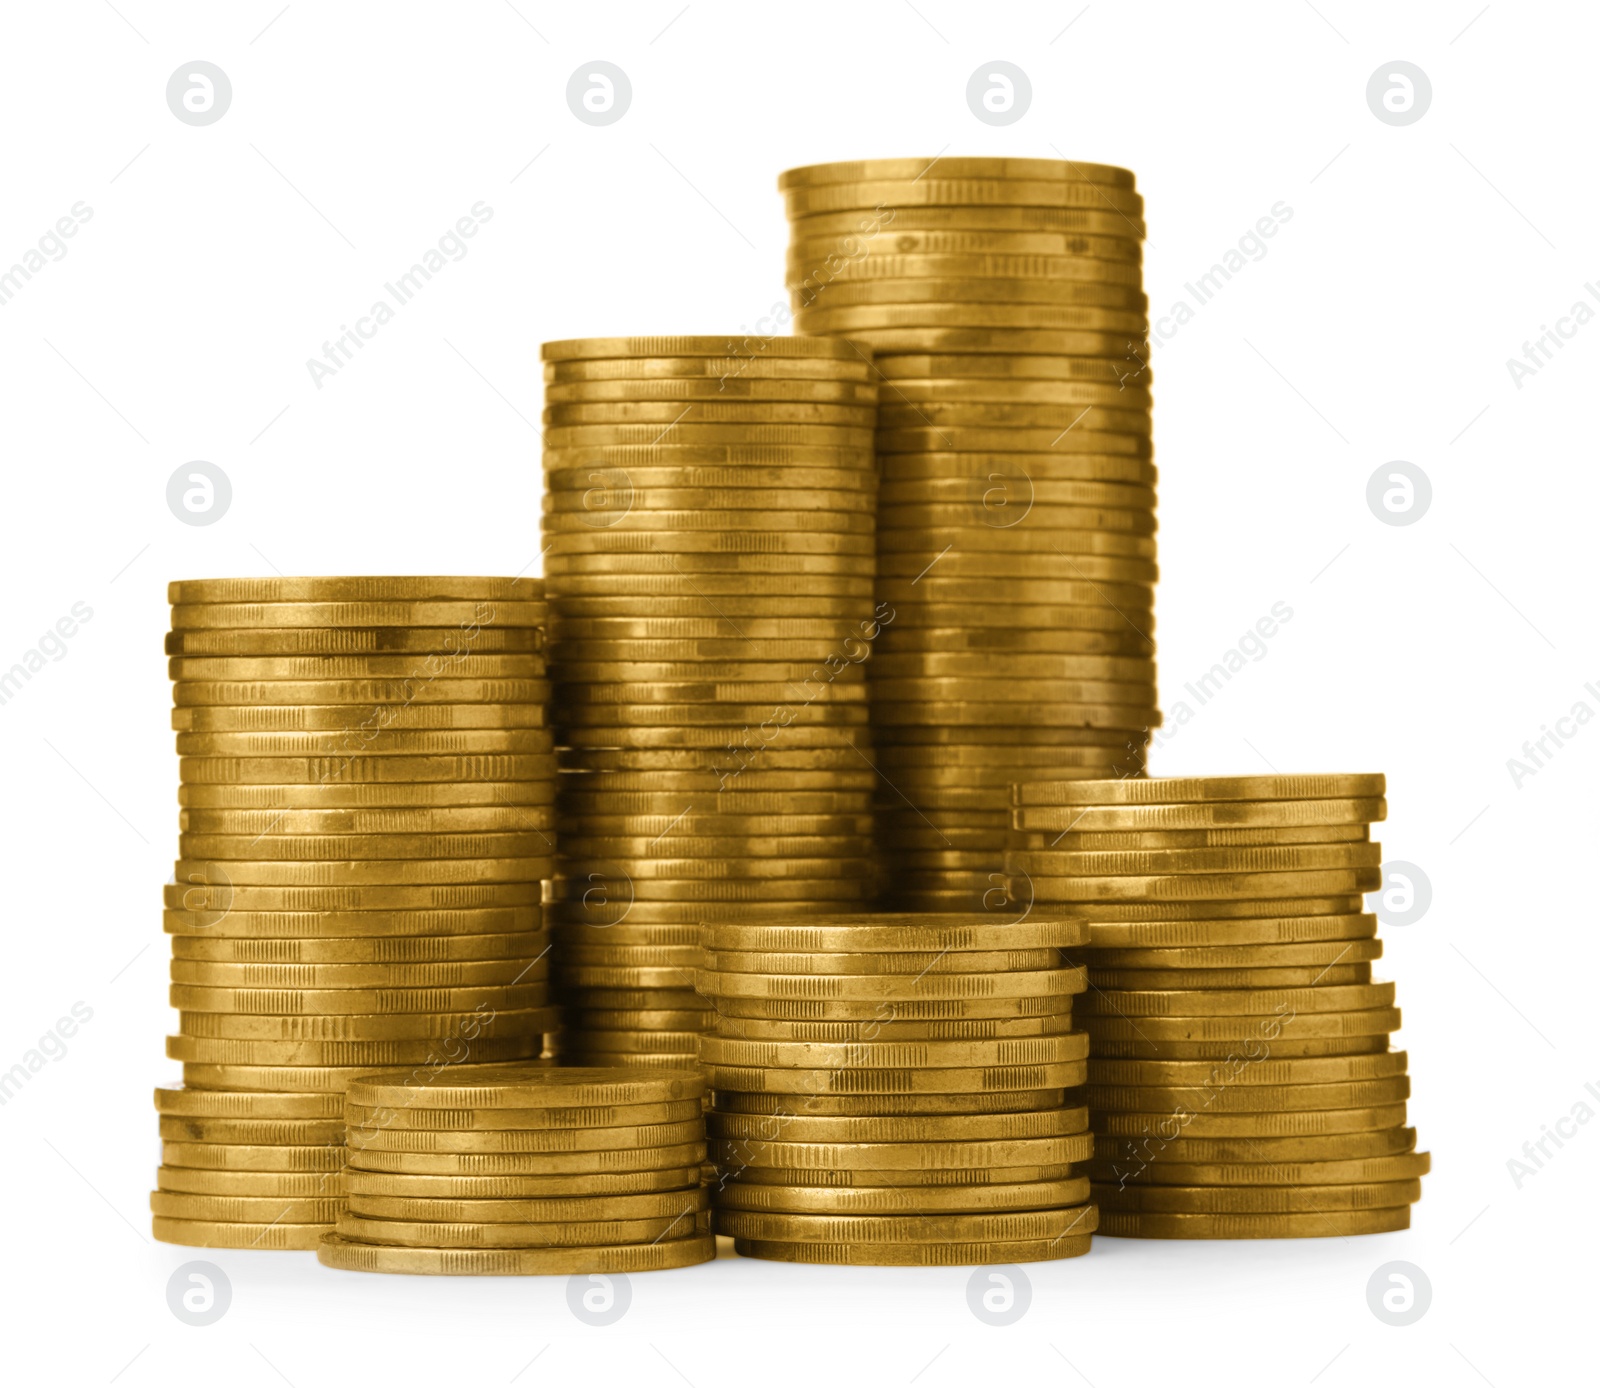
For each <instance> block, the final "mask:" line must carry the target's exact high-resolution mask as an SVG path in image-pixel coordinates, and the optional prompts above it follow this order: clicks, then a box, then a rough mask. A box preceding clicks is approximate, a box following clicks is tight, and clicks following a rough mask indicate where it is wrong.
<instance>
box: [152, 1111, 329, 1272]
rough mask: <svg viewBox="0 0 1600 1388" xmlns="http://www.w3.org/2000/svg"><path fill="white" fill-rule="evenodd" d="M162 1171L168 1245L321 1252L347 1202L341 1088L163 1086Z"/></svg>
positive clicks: (156, 1197) (155, 1205)
mask: <svg viewBox="0 0 1600 1388" xmlns="http://www.w3.org/2000/svg"><path fill="white" fill-rule="evenodd" d="M156 1112H157V1113H158V1114H160V1115H161V1119H160V1121H161V1163H162V1164H161V1168H160V1170H159V1171H158V1172H157V1173H156V1189H155V1190H153V1191H152V1192H151V1193H150V1213H151V1215H152V1220H151V1224H152V1232H154V1234H155V1236H156V1237H157V1238H158V1239H160V1240H161V1241H162V1242H163V1243H185V1244H202V1245H204V1246H205V1247H208V1248H279V1249H283V1248H315V1247H316V1246H317V1244H318V1243H319V1242H320V1241H321V1239H322V1236H323V1235H324V1234H327V1233H329V1232H331V1231H332V1229H333V1225H334V1220H335V1219H336V1218H337V1217H338V1214H339V1211H340V1210H341V1209H342V1208H343V1206H344V1102H343V1100H342V1099H341V1098H340V1096H339V1095H337V1094H264V1093H262V1094H251V1093H243V1092H233V1091H229V1090H225V1089H158V1090H156Z"/></svg>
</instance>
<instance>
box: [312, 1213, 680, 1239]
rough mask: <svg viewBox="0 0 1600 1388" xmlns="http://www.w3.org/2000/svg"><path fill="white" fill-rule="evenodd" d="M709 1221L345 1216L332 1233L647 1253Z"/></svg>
mask: <svg viewBox="0 0 1600 1388" xmlns="http://www.w3.org/2000/svg"><path fill="white" fill-rule="evenodd" d="M710 1228H711V1216H710V1213H709V1212H706V1213H701V1212H698V1211H696V1210H695V1209H693V1208H692V1207H689V1206H685V1208H684V1209H683V1210H681V1211H679V1212H678V1213H676V1214H670V1215H660V1216H656V1217H655V1218H651V1219H629V1220H621V1219H608V1220H590V1221H584V1222H578V1221H567V1222H562V1223H550V1224H511V1223H506V1222H503V1221H502V1222H498V1223H485V1222H461V1223H439V1222H422V1221H415V1220H405V1219H367V1218H364V1217H363V1216H361V1215H359V1214H356V1213H353V1212H348V1211H347V1212H345V1213H343V1214H341V1215H340V1216H339V1221H338V1226H337V1232H338V1234H339V1236H340V1237H341V1238H345V1239H349V1240H351V1241H352V1242H355V1243H357V1244H358V1245H359V1244H360V1243H363V1242H364V1243H366V1244H368V1245H371V1246H378V1247H383V1248H416V1249H427V1250H439V1249H462V1250H483V1249H510V1250H548V1249H583V1248H592V1247H595V1246H597V1245H617V1246H621V1245H627V1244H638V1245H643V1246H645V1247H652V1246H655V1245H656V1244H658V1243H660V1241H661V1240H663V1239H667V1238H669V1237H671V1238H674V1239H683V1238H687V1237H690V1236H693V1235H695V1234H697V1233H709V1231H710Z"/></svg>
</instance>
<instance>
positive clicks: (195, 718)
mask: <svg viewBox="0 0 1600 1388" xmlns="http://www.w3.org/2000/svg"><path fill="white" fill-rule="evenodd" d="M547 666H548V662H547V661H546V659H545V657H544V655H543V654H539V655H533V654H522V655H460V656H446V655H393V656H382V655H367V656H361V655H347V656H252V657H245V656H173V657H172V659H170V660H169V661H167V674H168V677H169V678H171V679H172V680H173V681H174V682H175V683H186V684H195V683H208V682H209V683H215V682H218V681H222V682H224V683H243V684H252V685H254V684H274V683H278V682H286V683H303V682H306V681H310V682H312V683H320V682H325V681H328V680H418V681H423V680H433V679H439V678H442V677H449V678H452V679H475V680H482V679H491V680H497V679H511V680H542V679H543V678H544V677H545V672H546V669H547ZM534 712H536V710H535V709H528V708H521V707H516V706H511V707H504V708H492V707H491V708H472V707H468V706H461V705H453V704H447V705H436V704H419V705H416V706H412V707H405V708H398V709H392V710H390V711H389V712H388V713H387V714H386V716H385V719H384V726H386V727H457V726H460V727H486V726H488V727H492V726H495V725H493V724H481V723H477V724H474V723H467V724H457V723H453V722H451V721H448V720H451V719H455V718H461V717H465V716H467V715H469V714H471V715H475V716H479V717H485V716H488V715H490V714H498V715H500V716H501V717H506V718H511V717H526V716H528V715H530V714H532V713H534ZM352 714H353V710H352V709H350V708H349V707H348V706H347V705H342V704H328V705H309V706H308V705H304V704H296V705H281V704H271V705H266V706H262V705H256V704H251V705H246V706H244V707H236V708H230V707H226V706H223V707H217V708H188V709H174V710H173V711H172V725H173V727H174V728H178V729H185V728H187V729H194V730H204V729H206V728H208V727H209V728H216V729H222V730H226V729H228V728H230V727H241V728H258V727H259V728H274V727H280V726H282V727H293V728H316V727H318V726H324V727H332V728H345V727H350V726H352V725H353V724H357V723H359V722H360V721H361V720H360V719H359V718H358V717H352ZM252 716H255V717H260V718H263V719H270V720H274V721H267V722H261V723H251V722H247V721H244V720H246V719H249V718H251V717H252ZM289 718H294V719H298V720H300V721H299V722H296V723H280V722H278V721H276V720H280V719H289ZM507 726H510V725H507Z"/></svg>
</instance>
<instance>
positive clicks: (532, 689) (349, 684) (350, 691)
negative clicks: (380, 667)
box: [172, 678, 550, 720]
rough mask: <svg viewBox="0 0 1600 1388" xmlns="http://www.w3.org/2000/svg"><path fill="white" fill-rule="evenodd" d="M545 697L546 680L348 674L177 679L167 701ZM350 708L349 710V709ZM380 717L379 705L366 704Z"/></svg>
mask: <svg viewBox="0 0 1600 1388" xmlns="http://www.w3.org/2000/svg"><path fill="white" fill-rule="evenodd" d="M549 697H550V685H549V682H548V681H546V680H521V679H501V680H494V679H450V678H445V679H426V678H423V679H415V678H412V679H397V680H383V679H365V680H362V679H354V680H178V681H175V682H174V684H173V686H172V701H173V703H174V704H176V705H177V706H178V707H180V708H183V707H187V706H190V705H197V704H240V705H249V704H265V703H281V704H352V705H357V706H360V705H370V704H405V705H415V704H446V703H463V704H515V703H524V704H529V703H531V704H539V703H544V702H545V701H546V700H547V699H549ZM355 712H356V710H354V709H353V710H352V713H355ZM370 712H371V716H372V718H373V719H374V720H381V718H382V716H383V715H382V711H381V710H371V711H370Z"/></svg>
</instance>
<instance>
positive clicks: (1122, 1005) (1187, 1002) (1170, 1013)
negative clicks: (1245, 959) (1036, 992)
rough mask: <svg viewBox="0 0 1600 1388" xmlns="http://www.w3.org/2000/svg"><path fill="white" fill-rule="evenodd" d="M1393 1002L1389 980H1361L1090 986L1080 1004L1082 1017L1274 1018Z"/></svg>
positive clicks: (1347, 1009) (1385, 1004)
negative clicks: (1304, 984) (1300, 984)
mask: <svg viewBox="0 0 1600 1388" xmlns="http://www.w3.org/2000/svg"><path fill="white" fill-rule="evenodd" d="M1393 1003H1394V984H1392V983H1366V984H1351V985H1344V986H1340V985H1335V986H1332V987H1317V988H1281V989H1280V988H1265V989H1261V990H1259V991H1258V990H1255V989H1249V988H1243V989H1226V988H1217V989H1198V988H1197V989H1189V990H1183V989H1176V988H1174V989H1159V990H1158V989H1141V990H1137V991H1135V990H1128V989H1109V988H1100V987H1098V986H1096V988H1095V989H1094V990H1093V992H1092V993H1091V994H1090V995H1089V996H1087V997H1086V998H1085V999H1084V1001H1083V1002H1082V1004H1081V1006H1082V1009H1083V1012H1084V1014H1085V1015H1086V1016H1098V1015H1101V1014H1105V1013H1114V1014H1115V1015H1116V1016H1118V1017H1185V1018H1192V1017H1217V1016H1234V1017H1237V1016H1260V1015H1262V1014H1263V1013H1272V1014H1274V1015H1276V1016H1280V1017H1282V1016H1285V1015H1293V1014H1298V1015H1300V1016H1303V1015H1305V1014H1308V1013H1309V1014H1316V1013H1321V1012H1335V1013H1338V1012H1351V1011H1361V1010H1365V1009H1369V1008H1375V1007H1376V1008H1386V1007H1390V1006H1392V1005H1393Z"/></svg>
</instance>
